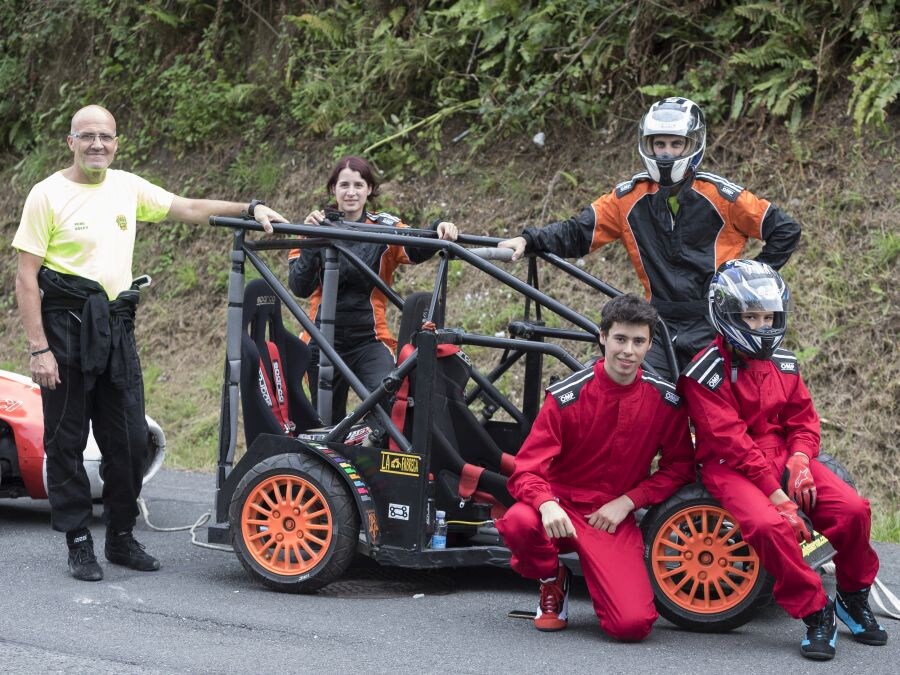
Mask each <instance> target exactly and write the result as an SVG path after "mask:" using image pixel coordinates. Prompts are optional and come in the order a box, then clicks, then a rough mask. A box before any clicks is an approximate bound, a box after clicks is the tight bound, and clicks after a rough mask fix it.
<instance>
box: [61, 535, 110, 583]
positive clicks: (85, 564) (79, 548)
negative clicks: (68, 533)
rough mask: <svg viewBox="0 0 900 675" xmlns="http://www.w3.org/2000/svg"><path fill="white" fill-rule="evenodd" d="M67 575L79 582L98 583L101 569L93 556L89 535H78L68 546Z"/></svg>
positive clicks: (92, 546)
mask: <svg viewBox="0 0 900 675" xmlns="http://www.w3.org/2000/svg"><path fill="white" fill-rule="evenodd" d="M69 574H71V575H72V576H73V577H75V578H76V579H78V580H80V581H100V580H101V579H102V578H103V568H101V567H100V565H99V564H98V563H97V556H95V555H94V540H93V539H91V535H90V533H87V534H79V535H77V536H75V537H74V538H73V539H72V543H70V544H69Z"/></svg>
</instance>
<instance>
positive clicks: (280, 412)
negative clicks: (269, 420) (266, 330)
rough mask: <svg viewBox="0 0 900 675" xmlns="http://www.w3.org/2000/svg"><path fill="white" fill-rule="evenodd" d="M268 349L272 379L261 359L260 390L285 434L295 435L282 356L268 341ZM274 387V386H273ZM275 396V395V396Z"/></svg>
mask: <svg viewBox="0 0 900 675" xmlns="http://www.w3.org/2000/svg"><path fill="white" fill-rule="evenodd" d="M266 348H267V349H268V351H269V360H270V361H271V362H272V378H271V379H269V374H268V373H267V372H266V365H265V363H264V362H263V360H262V358H260V359H259V373H260V378H259V389H260V392H261V393H262V395H263V399H264V400H265V402H266V403H268V404H269V406H270V407H271V408H272V413H273V414H274V415H275V419H277V420H278V423H279V424H280V425H281V428H282V429H284V433H286V434H293V433H294V430H295V429H296V425H295V424H294V422H293V421H292V420H291V417H290V413H289V412H288V401H287V396H286V395H285V385H284V376H283V372H284V368H283V367H282V365H281V354H279V353H278V347H277V346H276V345H275V343H274V342H270V341H268V340H267V341H266ZM273 385H274V386H273ZM273 394H274V395H273Z"/></svg>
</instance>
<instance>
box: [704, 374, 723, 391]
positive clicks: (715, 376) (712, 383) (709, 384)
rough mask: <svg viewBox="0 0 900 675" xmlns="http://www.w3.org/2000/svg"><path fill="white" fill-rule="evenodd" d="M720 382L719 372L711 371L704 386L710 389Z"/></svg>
mask: <svg viewBox="0 0 900 675" xmlns="http://www.w3.org/2000/svg"><path fill="white" fill-rule="evenodd" d="M720 384H722V376H721V375H719V373H713V374H712V376H711V377H710V378H709V379H708V380H707V381H706V386H707V387H709V388H710V389H715V388H716V387H718V386H719V385H720Z"/></svg>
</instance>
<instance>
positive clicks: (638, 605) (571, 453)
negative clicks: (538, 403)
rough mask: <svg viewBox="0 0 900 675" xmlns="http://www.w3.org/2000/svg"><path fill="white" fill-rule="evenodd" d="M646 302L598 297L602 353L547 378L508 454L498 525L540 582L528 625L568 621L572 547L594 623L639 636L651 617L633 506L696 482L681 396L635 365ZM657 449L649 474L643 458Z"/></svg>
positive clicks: (648, 336) (645, 340)
mask: <svg viewBox="0 0 900 675" xmlns="http://www.w3.org/2000/svg"><path fill="white" fill-rule="evenodd" d="M656 321H657V313H656V310H655V309H654V308H653V307H652V306H651V305H650V304H649V303H647V302H645V301H643V300H641V299H639V298H637V297H636V296H633V295H625V296H620V297H618V298H615V299H614V300H611V301H610V302H608V303H607V304H606V306H605V307H604V308H603V312H602V320H601V323H600V343H601V344H603V345H605V347H606V357H605V358H604V359H602V360H600V361H598V362H597V363H596V364H595V365H594V366H593V367H591V368H587V369H585V370H582V371H579V372H577V373H575V374H573V375H571V376H570V377H568V378H567V379H565V380H563V381H562V382H559V383H557V384H555V385H553V386H551V387H550V388H549V389H548V390H547V392H548V394H549V395H548V396H547V398H546V401H545V403H544V406H543V407H542V408H541V411H540V414H539V415H538V417H537V419H536V420H535V423H534V426H533V427H532V430H531V433H530V434H529V435H528V438H527V439H526V441H525V443H524V444H523V445H522V448H521V449H520V450H519V452H518V454H517V455H516V465H515V471H514V472H513V474H512V476H511V477H510V479H509V483H508V487H509V491H510V493H511V494H512V496H513V497H515V499H516V500H517V503H516V504H514V505H513V506H512V507H511V508H510V509H509V511H507V512H506V514H505V515H504V517H503V518H502V519H500V520H499V521H498V522H497V529H498V530H499V531H500V534H501V535H502V536H503V540H504V542H505V543H506V545H507V546H508V547H509V549H510V551H511V552H512V561H511V563H512V567H513V569H514V570H516V571H517V572H519V573H520V574H521V575H522V576H525V577H528V578H532V579H540V581H541V596H540V604H539V607H538V611H537V613H536V615H535V619H534V625H535V628H537V629H538V630H542V631H555V630H562V629H563V628H565V627H566V625H567V621H568V592H569V574H570V573H569V571H568V569H567V568H566V567H565V565H562V564H560V562H559V558H558V554H559V552H561V551H563V552H565V551H576V552H577V553H578V557H579V560H580V562H581V567H582V570H583V572H584V578H585V581H586V582H587V587H588V590H589V592H590V595H591V598H592V600H593V603H594V611H595V612H596V613H597V616H598V617H599V619H600V626H601V628H602V629H603V630H604V631H606V632H607V633H608V634H609V635H611V636H612V637H614V638H616V639H619V640H625V641H638V640H642V639H644V638H645V637H646V636H647V635H648V634H649V633H650V629H651V627H652V625H653V622H654V621H655V620H656V618H657V614H656V609H655V608H654V606H653V591H652V589H651V587H650V580H649V578H648V576H647V572H646V569H645V567H644V563H643V541H642V539H641V534H640V531H639V529H638V527H637V523H636V522H635V519H634V517H633V516H632V515H631V514H632V512H633V511H634V510H635V509H638V508H641V507H644V506H647V505H649V504H652V503H655V502H659V501H662V500H663V499H666V498H667V497H669V496H670V495H671V494H672V493H674V492H675V491H676V490H677V489H678V488H679V487H681V486H682V485H684V484H686V483H689V482H690V481H691V480H693V478H694V469H693V466H694V464H693V447H692V446H691V441H690V436H689V434H688V427H687V419H686V417H685V413H684V410H683V408H682V406H681V405H680V397H679V396H678V395H677V394H676V393H675V388H674V386H673V385H672V384H670V383H669V382H666V381H665V380H661V379H658V378H656V377H651V376H650V375H647V374H646V373H644V372H643V371H642V370H641V368H640V364H641V361H642V360H643V358H644V356H645V354H646V353H647V351H648V350H649V349H650V344H651V340H652V335H653V328H654V326H655V324H656ZM660 450H661V451H662V456H661V459H660V462H659V470H658V471H657V472H656V473H654V474H653V475H650V464H651V462H652V461H653V458H654V457H655V456H656V454H657V452H658V451H660Z"/></svg>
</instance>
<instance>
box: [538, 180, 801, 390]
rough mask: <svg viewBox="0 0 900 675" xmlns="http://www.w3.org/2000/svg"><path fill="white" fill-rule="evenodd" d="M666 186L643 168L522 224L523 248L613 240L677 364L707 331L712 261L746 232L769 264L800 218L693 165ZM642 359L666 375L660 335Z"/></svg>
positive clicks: (577, 249) (776, 262)
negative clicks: (604, 190) (536, 222)
mask: <svg viewBox="0 0 900 675" xmlns="http://www.w3.org/2000/svg"><path fill="white" fill-rule="evenodd" d="M672 197H673V195H672V188H666V187H663V186H660V185H659V184H658V183H656V182H654V181H652V180H651V179H650V176H649V174H647V173H646V172H643V173H639V174H637V175H635V176H634V177H633V178H632V179H631V180H628V181H625V182H623V183H619V185H617V186H616V187H615V189H614V190H613V191H612V192H610V193H608V194H605V195H603V196H602V197H600V198H599V199H597V200H596V201H595V202H594V203H593V204H591V205H590V206H588V207H587V208H585V209H584V210H583V211H582V212H581V213H580V214H578V215H577V216H574V217H572V218H569V219H568V220H563V221H560V222H556V223H551V224H549V225H547V226H546V227H539V228H527V229H526V230H525V231H524V232H523V233H522V236H523V237H524V238H525V240H526V241H527V242H528V247H527V249H526V250H527V251H534V250H539V251H549V252H551V253H555V254H557V255H559V256H562V257H569V258H574V257H580V256H583V255H586V254H588V253H591V252H593V251H596V250H597V249H598V248H600V247H601V246H605V245H606V244H608V243H610V242H612V241H615V240H616V239H621V240H622V244H623V245H624V246H625V249H626V250H627V251H628V256H629V258H630V259H631V264H632V265H633V266H634V269H635V271H636V272H637V274H638V277H639V278H640V280H641V283H642V284H643V285H644V290H645V291H646V296H647V299H648V300H650V301H651V302H652V303H653V305H654V306H655V307H656V308H657V310H658V311H659V313H660V315H661V316H662V317H663V318H664V319H665V321H666V325H667V326H668V328H669V331H670V333H671V337H672V340H673V343H674V345H673V346H674V347H675V354H676V357H677V359H678V367H679V369H681V368H684V366H686V365H687V364H688V363H689V362H690V360H691V358H693V356H694V355H695V354H696V353H697V352H698V351H700V350H701V349H703V348H704V347H705V346H706V345H708V344H709V342H710V340H712V338H713V336H714V331H713V329H712V326H711V324H709V322H708V321H707V319H706V316H707V311H708V310H707V301H706V290H707V287H708V284H709V280H710V278H711V277H712V275H713V273H714V272H715V271H716V269H717V268H718V266H719V265H720V264H722V263H723V262H725V261H726V260H730V259H733V258H739V257H741V251H742V250H743V248H744V245H745V244H746V243H747V240H748V239H749V238H754V239H761V240H763V241H764V242H765V245H764V246H763V248H762V251H761V252H760V253H759V255H758V256H757V257H756V259H757V260H759V261H760V262H764V263H767V264H769V265H771V266H772V267H774V268H775V269H780V268H781V266H782V265H784V264H785V263H786V262H787V261H788V258H790V256H791V253H793V252H794V249H796V248H797V242H798V241H799V240H800V224H799V223H798V222H796V221H795V220H793V219H792V218H790V217H789V216H788V215H787V214H785V213H784V212H783V211H781V210H780V209H778V208H776V207H775V206H773V205H772V204H770V203H769V202H768V201H766V200H765V199H760V198H758V197H756V196H755V195H754V194H753V193H751V192H750V191H749V190H745V189H744V188H742V187H740V186H739V185H735V184H734V183H731V182H729V181H727V180H725V179H724V178H721V177H719V176H716V175H714V174H710V173H704V172H699V173H697V174H696V176H694V177H688V179H687V180H686V181H685V182H684V183H682V184H681V189H680V190H679V191H678V193H677V195H675V197H674V199H672ZM646 362H647V363H649V364H650V365H651V366H653V368H654V369H656V370H657V371H658V372H659V373H660V374H661V375H663V376H664V377H667V378H669V379H670V380H672V381H674V380H675V379H677V377H678V373H672V372H670V368H669V367H668V365H667V362H666V358H665V351H664V350H663V348H662V343H661V342H660V336H659V334H658V333H657V336H656V337H655V338H654V346H653V348H652V349H651V350H650V352H649V354H648V355H647V359H646Z"/></svg>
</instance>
